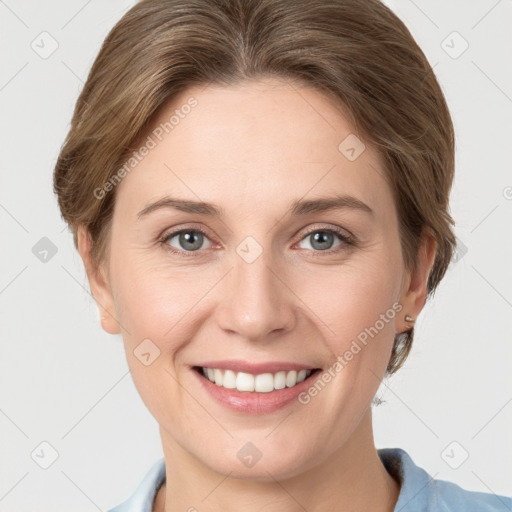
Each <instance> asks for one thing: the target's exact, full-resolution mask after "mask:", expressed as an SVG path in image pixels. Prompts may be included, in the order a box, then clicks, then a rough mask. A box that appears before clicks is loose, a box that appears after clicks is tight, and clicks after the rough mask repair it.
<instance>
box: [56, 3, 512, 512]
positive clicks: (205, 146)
mask: <svg viewBox="0 0 512 512" xmlns="http://www.w3.org/2000/svg"><path fill="white" fill-rule="evenodd" d="M453 170H454V134H453V126H452V122H451V118H450V114H449V111H448V108H447V106H446V103H445V99H444V97H443V94H442V91H441V89H440V87H439V84H438V83H437V80H436V78H435V76H434V74H433V72H432V69H431V68H430V66H429V64H428V62H427V60H426V58H425V56H424V55H423V53H422V52H421V50H420V48H419V47H418V46H417V44H416V43H415V42H414V40H413V38H412V36H411V35H410V33H409V31H408V30H407V29H406V27H405V26H404V24H403V23H402V22H401V21H400V20H399V19H397V17H396V16H395V15H394V14H393V13H392V12H391V11H390V10H389V9H388V8H386V7H385V6H384V5H382V4H381V3H380V2H378V1H377V0H368V1H366V2H360V1H356V0H337V1H325V0H297V1H293V2H291V1H289V0H168V1H164V0H160V1H158V0H146V1H142V2H140V3H138V4H137V5H136V6H134V7H133V8H132V9H131V10H130V11H129V12H128V13H127V14H125V16H123V18H122V19H121V20H120V21H119V22H118V24H117V25H116V26H115V27H114V28H113V30H112V31H111V32H110V34H109V35H108V36H107V38H106V40H105V43H104V44H103V47H102V49H101V51H100V53H99V55H98V57H97V59H96V61H95V63H94V65H93V67H92V70H91V72H90V75H89V77H88V80H87V82H86V84H85V86H84V89H83V91H82V93H81V95H80V97H79V99H78V102H77V105H76V109H75V112H74V116H73V120H72V124H71V129H70V132H69V135H68V137H67V140H66V142H65V144H64V146H63V148H62V151H61V154H60V156H59V159H58V162H57V164H56V168H55V191H56V193H57V194H58V199H59V205H60V208H61V211H62V214H63V217H64V219H65V220H66V221H67V222H68V223H69V224H70V226H71V228H72V230H73V233H74V239H75V244H76V246H77V248H78V250H79V252H80V255H81V256H82V258H83V261H84V264H85V267H86V270H87V274H88V278H89V283H90V286H91V291H92V294H93V296H94V298H95V300H96V302H97V304H98V307H99V310H100V313H101V323H102V327H103V329H105V330H106V331H107V332H109V333H111V334H121V335H122V337H123V342H124V345H125V351H126V357H127V362H128V365H129V367H130V370H131V374H132V376H133V379H134V382H135V385H136V387H137V389H138V391H139V393H140V395H141V397H142V399H143V400H144V402H145V404H146V406H147V407H148V409H149V411H150V412H151V414H152V415H153V416H154V417H155V419H156V420H157V421H158V423H159V426H160V435H161V440H162V446H163V452H164V458H163V459H161V460H159V461H157V462H156V463H155V465H154V466H153V468H152V469H151V470H150V472H149V473H148V474H147V476H146V477H145V479H144V480H143V482H141V484H140V485H139V487H138V488H137V489H136V490H135V491H134V493H133V494H132V496H131V497H130V498H128V499H127V500H126V501H125V502H124V503H123V504H122V505H120V506H119V507H116V508H114V509H112V512H114V511H115V512H121V511H128V510H129V511H164V510H165V511H167V512H169V511H176V510H189V511H193V510H199V511H221V510H222V511H227V510H245V511H251V510H274V509H278V508H279V510H281V511H282V510H298V509H301V510H308V511H324V510H329V511H332V510H340V511H342V510H373V511H382V512H384V511H392V510H397V511H398V510H402V511H403V510H428V511H430V510H482V511H483V510H485V511H490V510H493V511H495V510H496V511H497V510H509V509H510V507H511V505H512V500H510V499H508V498H505V497H503V496H496V495H494V494H491V493H489V494H487V493H477V492H470V491H467V490H464V489H462V488H460V487H459V486H457V485H454V484H451V483H448V482H443V481H437V480H433V479H432V478H431V477H430V476H429V475H428V474H427V473H426V472H425V471H423V470H422V469H421V468H419V467H418V466H416V465H415V464H414V462H413V461H412V459H411V458H410V457H409V456H408V455H407V453H406V452H405V451H403V450H400V449H397V448H396V449H387V450H377V449H376V448H375V444H374V440H373V433H372V415H371V404H372V400H373V398H374V396H375V393H376V391H377V389H378V387H379V384H380V382H381V381H382V379H383V378H384V376H386V375H391V374H393V373H394V372H396V371H397V370H398V369H399V368H400V366H401V365H402V364H403V362H404V360H405V358H406V357H407V355H408V353H409V351H410V348H411V344H412V340H413V332H414V322H415V319H416V318H417V317H418V315H419V314H420V312H421V310H422V308H423V306H424V304H425V301H426V299H427V297H428V296H430V295H432V294H433V292H434V290H435V289H436V287H437V286H438V284H439V282H440V281H441V279H442V277H443V276H444V274H445V271H446V269H447V266H448V264H449V262H450V259H451V256H452V252H453V249H454V247H455V238H454V235H453V232H452V225H453V220H452V218H451V216H450V214H449V204H448V199H449V193H450V188H451V185H452V180H453Z"/></svg>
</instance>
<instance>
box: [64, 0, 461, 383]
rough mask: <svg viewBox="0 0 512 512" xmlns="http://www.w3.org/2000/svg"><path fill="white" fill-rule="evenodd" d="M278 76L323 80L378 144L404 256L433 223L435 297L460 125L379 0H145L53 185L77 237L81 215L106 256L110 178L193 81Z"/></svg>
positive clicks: (400, 342)
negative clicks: (455, 128) (164, 108)
mask: <svg viewBox="0 0 512 512" xmlns="http://www.w3.org/2000/svg"><path fill="white" fill-rule="evenodd" d="M268 77H275V78H284V79H290V80H293V81H300V82H301V83H302V84H305V85H309V86H312V87H315V88H316V89H318V90H319V91H322V92H324V93H325V94H326V95H328V96H329V97H330V98H332V99H333V100H335V101H337V102H338V103H339V105H340V107H342V108H343V111H344V112H346V113H347V115H348V116H349V121H350V122H351V123H352V126H353V127H354V131H355V133H357V134H358V136H359V137H360V138H361V139H362V140H364V142H365V144H368V145H371V146H372V147H374V148H375V150H376V151H377V152H378V153H379V154H380V156H381V157H382V161H383V163H384V166H385V173H386V179H387V180H388V182H389V184H390V187H391V190H392V193H393V197H394V201H395V206H396V209H397V212H398V217H399V231H400V241H401V247H402V254H403V258H404V262H405V265H406V268H408V269H410V270H412V269H413V268H414V266H415V262H416V257H417V251H418V247H419V245H418V243H419V240H420V237H421V235H422V233H424V231H427V232H429V233H430V234H431V236H433V237H434V239H435V241H436V256H435V261H434V264H433V268H432V270H431V273H430V275H429V278H428V295H429V296H431V295H433V293H434V291H435V289H436V287H437V285H438V284H439V282H440V281H441V279H442V277H443V276H444V274H445V272H446V270H447V267H448V265H449V263H450V261H451V258H452V252H453V250H454V248H455V246H456V239H455V236H454V234H453V231H452V226H453V224H454V222H453V219H452V217H451V215H450V213H449V195H450V190H451V186H452V181H453V174H454V143H455V142H454V131H453V125H452V120H451V117H450V113H449V110H448V107H447V104H446V101H445V98H444V95H443V92H442V90H441V88H440V86H439V83H438V82H437V80H436V77H435V75H434V73H433V70H432V68H431V66H430V65H429V63H428V61H427V59H426V57H425V55H424V54H423V52H422V51H421V49H420V48H419V46H418V45H417V44H416V42H415V41H414V39H413V37H412V35H411V34H410V32H409V30H408V29H407V28H406V26H405V25H404V23H403V22H402V21H401V20H400V19H399V18H398V17H397V16H396V15H395V14H394V13H393V12H392V11H391V10H390V9H389V8H388V7H386V6H385V5H384V4H382V3H381V2H380V1H379V0H364V1H361V0H143V1H141V2H139V3H137V4H136V5H135V6H134V7H132V8H131V9H130V10H129V11H128V12H127V13H126V14H125V15H124V16H123V17H122V18H121V19H120V20H119V22H118V23H117V24H116V25H115V26H114V27H113V29H112V30H111V31H110V33H109V34H108V36H107V37H106V39H105V41H104V42H103V45H102V47H101V50H100V52H99V54H98V56H97V58H96V60H95V62H94V64H93V66H92V68H91V70H90V73H89V76H88V78H87V81H86V82H85V85H84V87H83V90H82V92H81V94H80V96H79V98H78V100H77V103H76V106H75V110H74V113H73V117H72V121H71V127H70V130H69V133H68V135H67V138H66V140H65V142H64V144H63V146H62V148H61V152H60V155H59V157H58V160H57V163H56V166H55V172H54V190H55V192H56V194H57V195H58V201H59V206H60V209H61V212H62V216H63V218H64V220H65V221H66V222H67V223H68V224H69V225H70V227H71V229H72V231H73V236H74V241H75V245H76V243H77V228H78V227H79V226H83V227H85V228H86V229H87V232H88V234H89V236H90V239H91V242H92V251H91V252H92V257H93V261H94V262H95V264H99V262H101V261H102V258H103V257H104V255H105V249H106V245H107V242H108V234H109V230H110V224H111V220H112V214H113V208H114V201H115V187H112V190H110V191H108V192H107V193H105V189H104V188H103V187H104V184H105V183H107V182H108V181H109V180H110V179H112V177H113V176H114V175H115V173H116V172H118V171H119V169H120V168H121V167H122V166H123V163H124V162H125V161H126V158H127V155H130V153H131V152H133V151H134V149H136V147H135V143H136V142H137V141H138V140H139V139H140V137H141V136H142V135H143V134H144V133H145V132H146V131H147V130H148V129H149V128H150V127H151V121H152V120H153V118H154V116H155V115H156V114H157V113H158V111H159V109H160V108H161V107H162V106H163V105H164V104H166V103H167V102H168V101H172V99H173V97H175V96H176V95H177V94H178V93H181V92H183V91H185V90H186V89H188V88H189V87H191V86H193V85H201V84H204V85H207V84H209V83H214V84H219V85H226V86H229V85H232V84H236V83H239V82H241V81H244V80H252V79H258V78H268ZM340 142H341V141H340ZM128 158H129V156H128ZM98 190H102V191H103V192H102V194H98V193H97V191H98ZM413 334H414V330H413V329H410V330H409V331H406V332H404V333H401V334H397V335H396V337H395V343H394V347H393V351H392V354H391V358H390V361H389V364H388V368H387V372H388V374H391V373H394V372H395V371H396V370H397V369H398V368H400V366H402V364H403V362H404V361H405V359H406V357H407V355H408V354H409V351H410V348H411V344H412V341H413Z"/></svg>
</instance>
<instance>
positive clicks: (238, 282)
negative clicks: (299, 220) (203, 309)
mask: <svg viewBox="0 0 512 512" xmlns="http://www.w3.org/2000/svg"><path fill="white" fill-rule="evenodd" d="M280 274H281V275H280ZM282 274H283V272H282V271H281V273H280V272H279V270H277V269H273V268H272V266H271V262H270V261H269V258H266V257H265V251H264V252H263V254H261V255H260V257H259V258H258V259H256V261H253V262H252V263H248V262H246V261H244V260H243V259H242V258H240V257H238V256H237V255H235V259H234V268H233V269H232V270H231V272H229V273H228V275H227V276H226V277H225V279H224V283H223V286H222V288H221V290H220V293H221V294H222V299H221V303H220V304H219V305H218V307H217V319H218V323H219V326H220V327H221V328H222V329H223V330H225V331H228V332H231V333H236V334H238V335H239V337H241V338H245V339H246V340H248V341H263V340H266V341H269V338H272V340H274V338H275V337H276V336H283V335H284V334H285V333H287V332H289V331H290V330H291V329H293V327H294V325H295V322H296V309H297V308H296V307H295V303H294V300H296V297H295V295H294V294H293V291H292V290H291V289H290V285H289V284H288V283H286V279H285V276H284V275H282Z"/></svg>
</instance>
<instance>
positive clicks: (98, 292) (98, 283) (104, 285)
mask: <svg viewBox="0 0 512 512" xmlns="http://www.w3.org/2000/svg"><path fill="white" fill-rule="evenodd" d="M77 246H78V252H79V253H80V256H81V257H82V260H83V262H84V266H85V271H86V272H87V278H88V280H89V286H90V288H91V293H92V296H93V298H94V300H95V302H96V305H97V306H98V309H99V313H100V318H101V326H102V327H103V330H105V331H106V332H108V333H109V334H119V333H120V332H121V330H120V328H119V322H118V321H117V318H116V315H115V311H116V310H115V304H114V298H113V296H112V292H111V290H110V284H109V282H108V278H107V277H106V275H107V272H106V271H105V268H104V265H103V264H102V265H101V267H100V268H98V267H97V266H96V265H94V264H93V260H92V257H91V248H92V240H91V236H90V234H89V231H88V230H87V228H85V226H79V227H78V229H77Z"/></svg>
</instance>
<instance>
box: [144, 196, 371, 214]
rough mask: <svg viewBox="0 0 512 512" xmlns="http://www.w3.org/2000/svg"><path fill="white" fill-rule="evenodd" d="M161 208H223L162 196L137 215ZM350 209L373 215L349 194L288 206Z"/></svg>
mask: <svg viewBox="0 0 512 512" xmlns="http://www.w3.org/2000/svg"><path fill="white" fill-rule="evenodd" d="M162 208H173V209H175V210H179V211H182V212H185V213H194V214H197V215H207V216H210V217H216V218H221V217H222V216H223V213H224V210H223V209H222V208H219V207H217V206H215V205H214V204H212V203H206V202H203V201H192V200H188V199H177V198H173V197H164V198H162V199H159V200H158V201H155V202H154V203H151V204H149V205H148V206H146V207H145V208H143V209H142V210H141V211H140V212H139V213H138V215H137V217H138V218H139V219H140V218H141V217H144V216H146V215H149V214H150V213H152V212H154V211H155V210H160V209H162ZM340 209H351V210H356V211H357V210H358V211H362V212H365V213H367V214H370V215H372V216H373V215H375V212H374V211H373V210H372V209H371V208H370V207H369V206H368V205H367V204H366V203H364V202H363V201H361V200H360V199H357V198H356V197H353V196H349V195H337V196H334V197H321V198H318V199H310V200H300V199H299V200H296V201H294V202H292V203H291V206H290V208H289V211H290V214H291V215H292V216H303V215H308V214H311V213H321V212H326V211H330V210H340Z"/></svg>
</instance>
